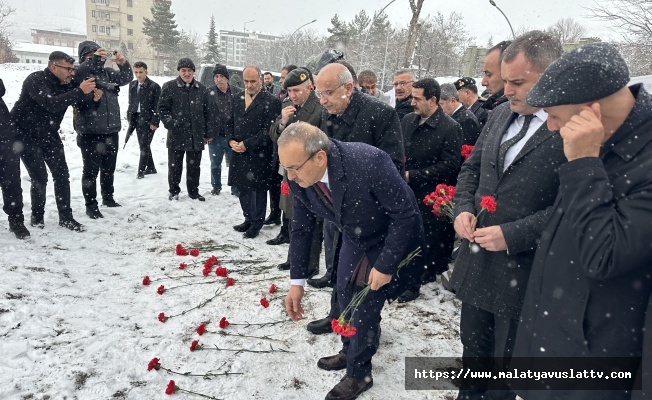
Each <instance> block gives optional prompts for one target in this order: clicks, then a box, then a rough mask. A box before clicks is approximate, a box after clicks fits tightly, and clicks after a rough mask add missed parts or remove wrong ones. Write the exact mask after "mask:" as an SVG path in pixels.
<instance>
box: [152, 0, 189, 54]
mask: <svg viewBox="0 0 652 400" xmlns="http://www.w3.org/2000/svg"><path fill="white" fill-rule="evenodd" d="M171 6H172V1H171V0H159V1H155V2H154V4H153V5H152V8H151V9H150V10H151V11H152V18H151V19H149V18H143V33H144V34H145V35H146V36H147V42H148V43H149V44H150V46H152V48H154V50H156V52H157V53H158V54H159V56H165V58H169V57H170V55H172V54H174V53H176V52H177V49H178V48H179V44H180V42H181V34H180V33H179V31H178V30H177V23H176V22H175V21H174V17H175V15H174V13H173V12H172V11H171V10H170V7H171Z"/></svg>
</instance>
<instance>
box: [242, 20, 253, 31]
mask: <svg viewBox="0 0 652 400" xmlns="http://www.w3.org/2000/svg"><path fill="white" fill-rule="evenodd" d="M250 22H256V20H255V19H252V20H251V21H247V22H245V23H244V26H243V27H242V31H243V32H245V33H246V32H247V24H248V23H250Z"/></svg>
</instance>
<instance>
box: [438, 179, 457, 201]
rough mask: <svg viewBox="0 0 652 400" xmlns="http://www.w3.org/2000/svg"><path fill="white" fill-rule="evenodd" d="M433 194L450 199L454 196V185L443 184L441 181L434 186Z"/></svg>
mask: <svg viewBox="0 0 652 400" xmlns="http://www.w3.org/2000/svg"><path fill="white" fill-rule="evenodd" d="M435 195H436V196H443V197H446V198H448V199H451V200H452V199H453V197H455V186H451V185H444V184H443V183H440V184H439V185H437V186H435Z"/></svg>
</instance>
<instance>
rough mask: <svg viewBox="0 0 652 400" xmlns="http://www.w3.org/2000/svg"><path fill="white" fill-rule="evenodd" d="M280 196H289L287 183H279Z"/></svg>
mask: <svg viewBox="0 0 652 400" xmlns="http://www.w3.org/2000/svg"><path fill="white" fill-rule="evenodd" d="M281 195H283V196H289V195H290V185H289V184H288V183H287V182H283V183H281Z"/></svg>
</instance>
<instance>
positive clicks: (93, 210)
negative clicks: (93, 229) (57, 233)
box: [59, 206, 104, 225]
mask: <svg viewBox="0 0 652 400" xmlns="http://www.w3.org/2000/svg"><path fill="white" fill-rule="evenodd" d="M86 215H88V217H89V218H90V219H98V218H104V215H102V213H101V212H100V209H99V208H97V206H95V207H86ZM59 225H61V223H59Z"/></svg>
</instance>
